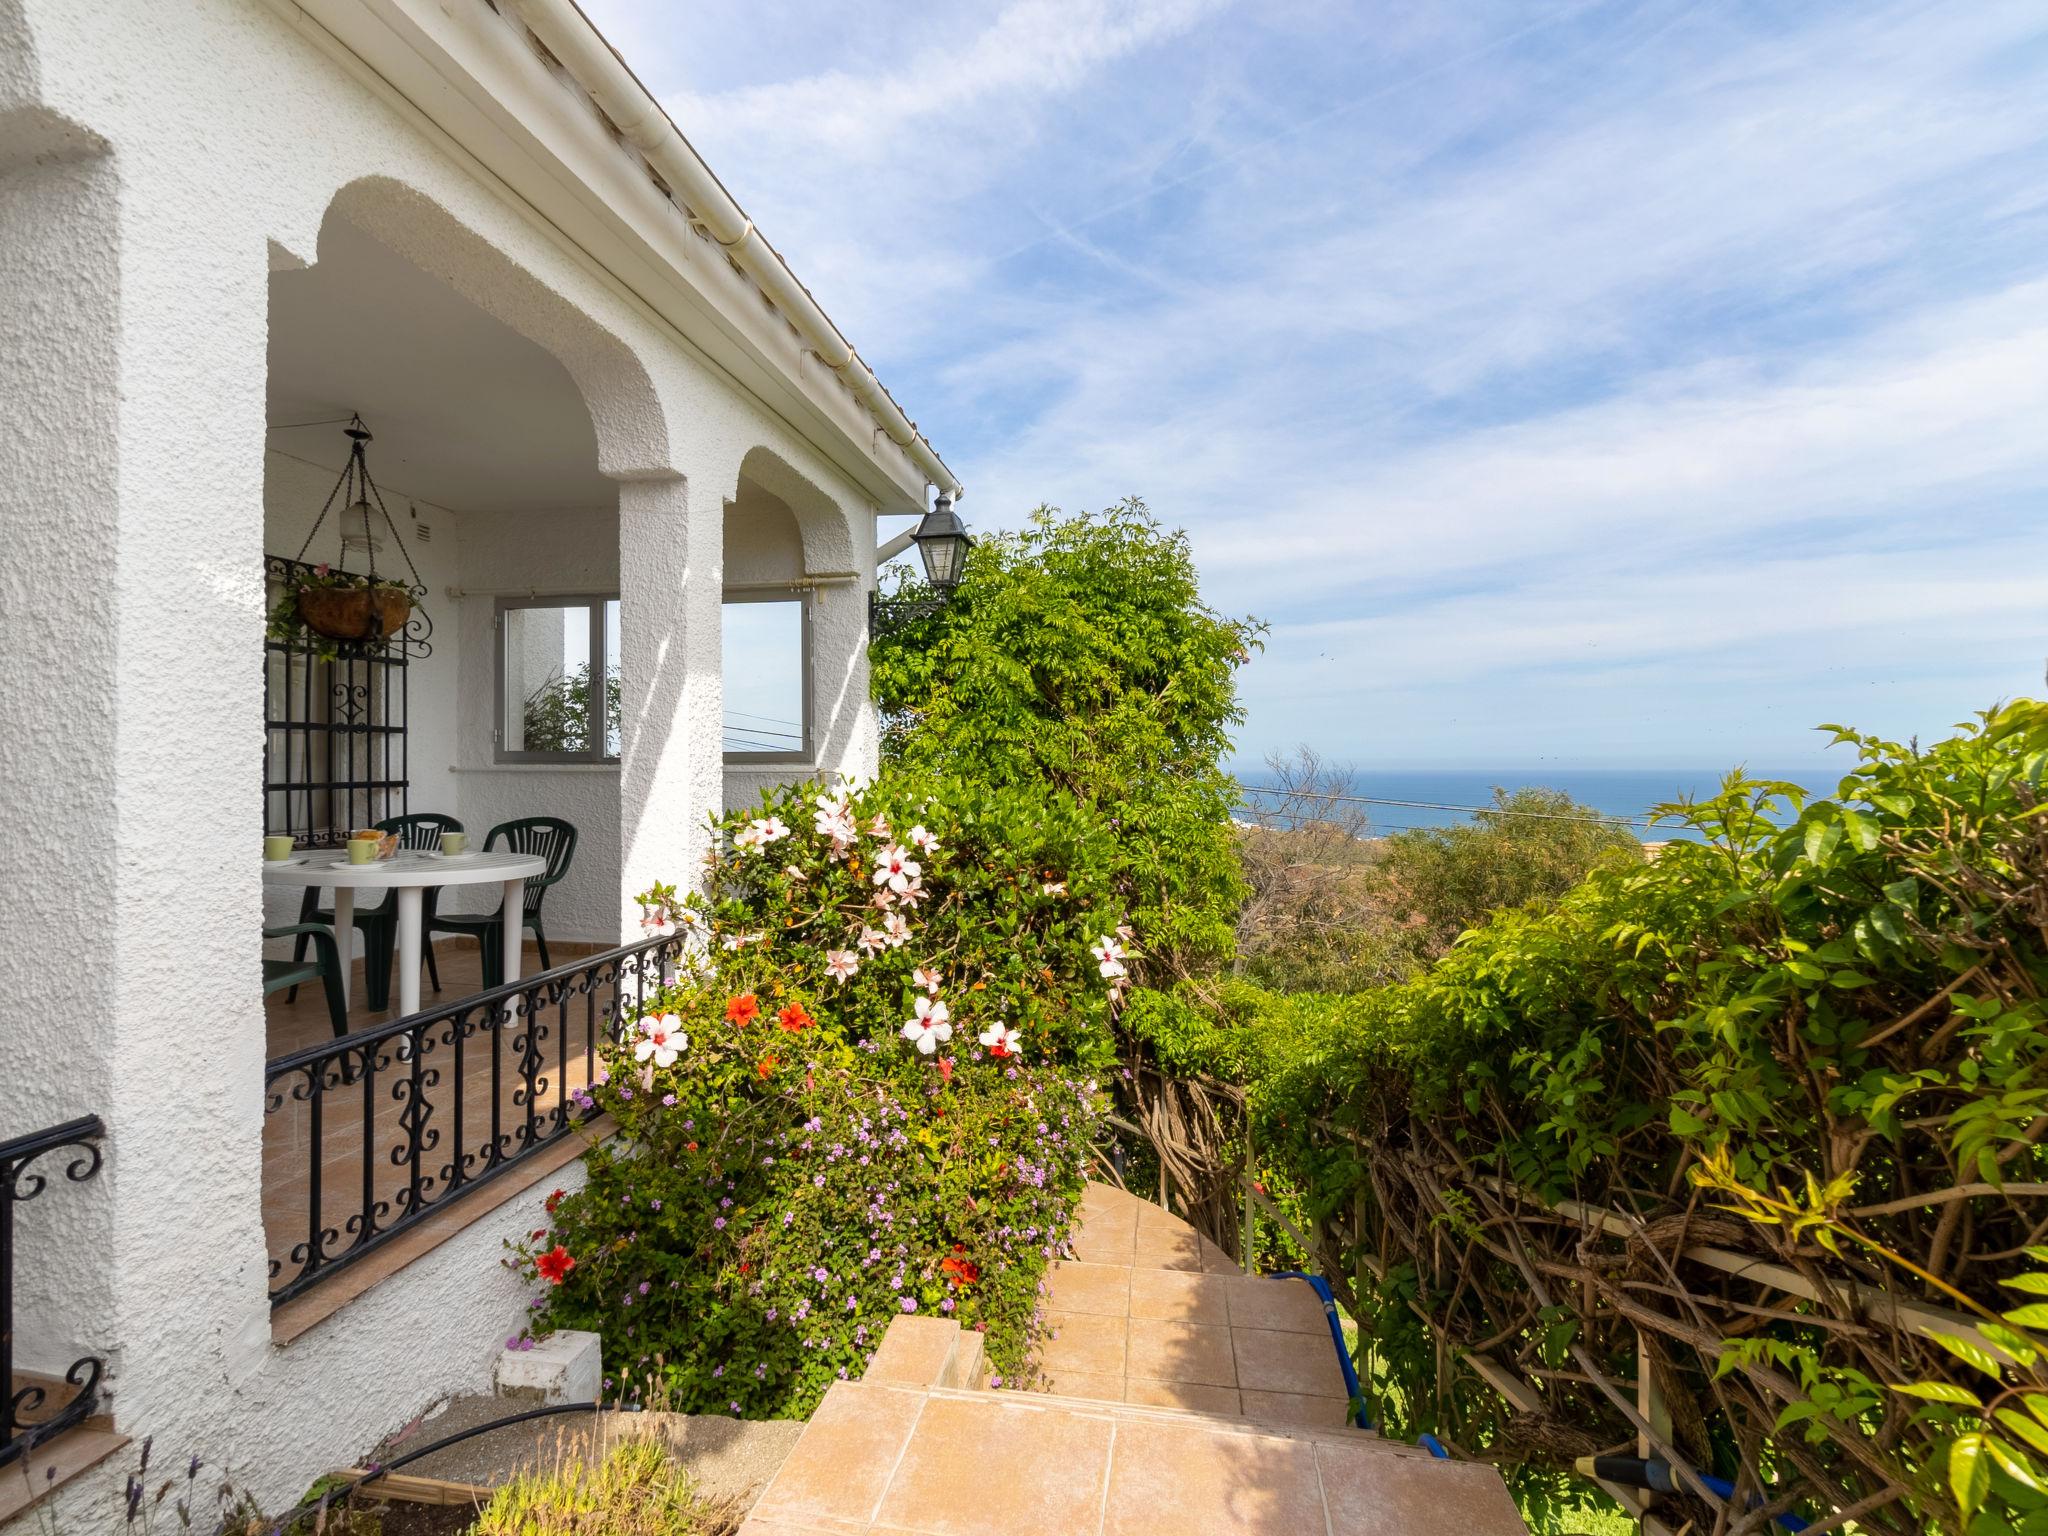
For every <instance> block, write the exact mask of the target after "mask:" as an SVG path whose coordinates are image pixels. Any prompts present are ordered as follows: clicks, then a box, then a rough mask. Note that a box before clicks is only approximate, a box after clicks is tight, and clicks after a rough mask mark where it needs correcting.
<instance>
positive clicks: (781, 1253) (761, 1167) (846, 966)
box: [516, 779, 1123, 1417]
mask: <svg viewBox="0 0 2048 1536" xmlns="http://www.w3.org/2000/svg"><path fill="white" fill-rule="evenodd" d="M719 830H720V833H721V838H722V847H721V848H720V849H719V850H718V851H717V852H715V853H714V854H713V856H712V858H711V860H710V863H709V865H708V867H707V869H706V871H705V873H704V877H703V882H702V885H703V889H702V893H701V894H699V895H695V896H691V897H688V898H683V897H679V896H678V895H677V894H676V893H675V891H674V890H673V889H671V888H666V887H662V888H657V889H656V890H654V891H652V892H649V893H648V897H647V901H648V907H649V921H650V924H651V925H653V926H656V927H669V926H674V927H678V928H681V929H682V930H684V931H685V932H686V933H688V934H690V935H693V936H694V942H693V947H692V950H691V954H692V957H693V959H692V963H690V964H688V965H686V966H683V967H680V968H679V969H678V972H677V974H676V975H675V976H674V978H673V981H672V983H671V984H670V985H667V986H665V987H663V988H662V989H661V990H659V991H658V992H656V993H653V994H650V996H649V997H648V998H647V1001H646V1004H645V1007H644V1009H643V1010H642V1013H641V1016H640V1017H639V1018H638V1020H637V1021H636V1023H635V1026H634V1032H633V1034H632V1035H631V1037H630V1038H629V1039H627V1040H625V1041H623V1042H621V1044H620V1045H618V1046H617V1047H615V1048H614V1049H613V1050H611V1051H609V1052H608V1053H607V1055H606V1059H605V1063H604V1065H605V1073H606V1075H605V1080H604V1081H603V1082H601V1083H599V1084H598V1085H596V1086H595V1087H594V1088H593V1090H592V1093H591V1095H590V1097H591V1098H592V1100H593V1102H594V1103H595V1104H596V1105H598V1106H600V1107H602V1108H603V1109H604V1110H606V1111H607V1112H609V1113H610V1114H611V1115H612V1116H613V1117H614V1118H615V1119H616V1120H617V1122H618V1124H619V1127H620V1131H621V1134H620V1136H619V1138H618V1139H617V1141H616V1142H615V1143H613V1144H610V1145H605V1146H599V1147H597V1148H595V1149H593V1150H592V1152H591V1153H590V1154H589V1156H588V1157H587V1159H586V1163H587V1167H588V1172H589V1182H588V1185H587V1186H586V1188H584V1189H583V1190H581V1191H579V1192H577V1193H576V1194H573V1195H568V1196H566V1197H563V1198H562V1199H560V1200H559V1201H556V1202H553V1203H552V1206H551V1210H552V1220H551V1225H550V1226H549V1227H548V1228H545V1229H542V1230H540V1231H537V1232H535V1233H534V1234H532V1236H531V1238H530V1240H529V1241H528V1242H527V1243H525V1244H523V1245H521V1246H520V1249H519V1252H518V1255H517V1258H516V1262H518V1263H520V1264H521V1265H523V1266H524V1268H525V1270H526V1272H527V1273H528V1274H529V1275H532V1276H533V1277H535V1278H536V1279H537V1280H540V1281H541V1282H543V1283H544V1284H545V1285H546V1289H545V1290H544V1292H543V1294H542V1298H541V1303H540V1311H539V1314H538V1316H537V1319H536V1327H537V1329H539V1330H541V1331H546V1330H550V1329H553V1328H558V1327H574V1328H585V1329H594V1330H596V1331H597V1332H599V1333H601V1334H602V1335H603V1336H604V1348H605V1359H606V1361H607V1362H608V1364H609V1365H610V1367H611V1369H612V1370H613V1372H614V1377H615V1386H614V1390H627V1391H634V1390H644V1388H645V1385H646V1383H647V1382H648V1381H649V1380H650V1379H651V1380H652V1381H653V1383H654V1385H655V1387H656V1388H657V1389H658V1390H659V1391H660V1392H661V1393H663V1394H664V1395H666V1396H667V1397H668V1398H669V1399H670V1400H671V1401H673V1402H674V1403H675V1405H676V1406H677V1407H678V1408H680V1409H682V1410H684V1411H692V1412H696V1411H723V1412H732V1413H740V1414H744V1415H747V1416H750V1417H774V1416H802V1415H804V1414H806V1413H808V1412H809V1410H810V1409H811V1407H812V1406H814V1405H815V1403H816V1402H817V1399H818V1397H819V1396H820V1395H821V1394H822V1393H823V1391H824V1390H825V1388H826V1387H827V1386H829V1385H830V1383H831V1382H832V1381H833V1380H834V1379H837V1378H842V1377H846V1376H858V1375H859V1374H860V1373H861V1370H862V1367H863V1366H864V1365H865V1363H866V1361H867V1358H868V1356H869V1355H870V1354H871V1353H872V1351H873V1349H874V1348H875V1346H876V1345H877V1344H878V1343H879V1341H880V1338H881V1335H882V1332H883V1330H884V1329H885V1328H886V1327H887V1326H888V1323H889V1321H890V1320H891V1319H892V1318H895V1317H898V1316H901V1315H903V1314H905V1313H908V1312H920V1313H926V1314H937V1315H944V1316H952V1317H955V1318H957V1319H959V1320H960V1321H961V1322H962V1323H963V1324H965V1325H967V1326H970V1327H975V1328H980V1329H984V1330H986V1333H987V1347H988V1352H989V1357H990V1359H991V1360H992V1361H993V1363H994V1366H995V1369H996V1370H997V1371H998V1372H1000V1373H1002V1374H1004V1375H1006V1376H1009V1375H1015V1374H1016V1373H1018V1372H1019V1371H1020V1370H1021V1369H1022V1367H1023V1365H1024V1357H1025V1354H1026V1351H1027V1349H1028V1345H1029V1327H1030V1324H1031V1321H1032V1318H1033V1316H1034V1313H1035V1311H1036V1309H1037V1301H1038V1285H1039V1279H1040V1277H1041V1275H1042V1274H1043V1272H1044V1269H1045V1266H1046V1263H1047V1262H1048V1260H1049V1259H1050V1258H1051V1256H1052V1255H1053V1253H1054V1252H1055V1251H1056V1250H1057V1248H1058V1246H1059V1244H1060V1243H1061V1242H1062V1241H1063V1240H1064V1238H1065V1234H1066V1230H1067V1226H1068V1223H1069V1219H1070V1217H1071V1213H1072V1210H1073V1207H1074V1203H1075V1201H1076V1200H1077V1198H1078V1196H1079V1194H1080V1188H1081V1182H1082V1174H1081V1169H1082V1165H1083V1161H1084V1159H1085V1157H1086V1156H1087V1152H1088V1148H1089V1146H1090V1143H1091V1141H1092V1138H1093V1133H1094V1126H1095V1118H1094V1117H1095V1108H1094V1098H1095V1093H1094V1086H1093V1083H1092V1081H1091V1080H1090V1079H1089V1076H1088V1074H1089V1071H1090V1069H1091V1068H1092V1067H1094V1066H1095V1065H1098V1064H1101V1063H1105V1062H1107V1061H1108V1060H1110V1051H1111V1046H1110V1017H1111V1012H1112V1009H1113V1007H1114V1006H1115V1004H1116V1000H1117V998H1118V996H1119V995H1120V993H1121V991H1122V986H1123V978H1122V977H1121V976H1120V975H1106V974H1105V962H1104V961H1103V960H1102V959H1101V958H1100V956H1099V954H1098V953H1097V951H1099V950H1101V948H1102V945H1103V942H1104V941H1105V940H1110V941H1112V942H1114V940H1115V934H1116V929H1117V927H1118V923H1117V919H1116V915H1115V908H1114V907H1112V906H1108V905H1106V902H1107V894H1106V890H1105V887H1106V881H1105V879H1104V877H1103V876H1102V874H1101V873H1100V869H1099V866H1100V863H1101V854H1100V846H1099V841H1098V840H1097V838H1096V834H1095V831H1094V829H1093V828H1092V827H1091V826H1090V825H1089V824H1088V823H1087V822H1086V821H1085V819H1082V818H1076V817H1073V816H1059V815H1052V816H1047V815H1044V814H1041V812H1040V810H1039V809H1038V808H1036V807H1032V806H1030V805H1029V804H1028V803H1025V802H1023V801H1020V800H1019V799H1018V798H1017V797H1015V796H1010V797H1005V796H1002V795H982V794H979V793H967V792H964V791H961V790H960V789H959V788H958V787H957V786H953V787H946V786H933V787H931V788H930V789H928V790H927V789H923V788H916V787H913V786H911V785H910V784H909V783H908V782H907V781H905V780H902V779H892V780H891V781H890V782H888V783H886V784H883V785H878V786H875V787H872V788H869V789H867V790H864V791H860V792H857V793H856V792H851V791H831V792H827V791H824V790H822V789H820V788H819V787H818V786H815V785H813V786H804V787H800V788H796V789H790V790H786V791H782V792H779V793H776V794H772V795H769V796H767V797H764V800H763V804H762V806H761V809H760V812H759V814H747V813H741V814H736V815H732V816H728V817H726V818H725V819H724V820H723V822H722V823H721V824H720V829H719ZM892 870H893V871H894V873H892ZM1110 969H1112V970H1113V969H1115V966H1114V965H1112V966H1111V967H1110ZM941 1021H943V1022H941ZM912 1035H916V1036H918V1037H919V1038H918V1039H916V1040H913V1039H912V1038H910V1036H912ZM941 1035H944V1036H947V1037H948V1038H945V1039H943V1040H941V1039H940V1038H939V1037H940V1036H941ZM567 1261H573V1262H572V1263H571V1262H567Z"/></svg>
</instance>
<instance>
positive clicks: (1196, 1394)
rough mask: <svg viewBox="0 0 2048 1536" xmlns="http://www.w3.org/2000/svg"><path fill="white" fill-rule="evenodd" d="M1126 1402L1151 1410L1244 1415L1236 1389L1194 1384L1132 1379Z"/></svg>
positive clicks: (1125, 1390)
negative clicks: (1183, 1410) (1174, 1409)
mask: <svg viewBox="0 0 2048 1536" xmlns="http://www.w3.org/2000/svg"><path fill="white" fill-rule="evenodd" d="M1124 1401H1125V1402H1127V1403H1141V1404H1143V1405H1144V1406H1145V1407H1148V1408H1186V1409H1189V1410H1191V1411H1193V1412H1195V1413H1225V1414H1229V1415H1230V1416H1231V1417H1233V1418H1235V1417H1237V1416H1238V1415H1239V1414H1240V1413H1242V1412H1243V1411H1244V1409H1243V1404H1242V1402H1241V1401H1240V1400H1239V1398H1238V1393H1237V1389H1236V1388H1235V1387H1208V1386H1203V1385H1202V1384H1201V1383H1199V1382H1193V1381H1150V1380H1147V1379H1146V1378H1145V1377H1143V1376H1133V1377H1131V1378H1130V1379H1129V1381H1128V1382H1127V1383H1126V1385H1125V1387H1124Z"/></svg>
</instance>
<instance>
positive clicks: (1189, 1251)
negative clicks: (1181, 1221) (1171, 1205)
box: [1131, 1227, 1202, 1271]
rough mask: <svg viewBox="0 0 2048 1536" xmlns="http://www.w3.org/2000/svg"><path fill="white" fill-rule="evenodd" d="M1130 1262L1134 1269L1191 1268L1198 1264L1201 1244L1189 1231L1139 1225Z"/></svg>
mask: <svg viewBox="0 0 2048 1536" xmlns="http://www.w3.org/2000/svg"><path fill="white" fill-rule="evenodd" d="M1131 1263H1132V1265H1133V1267H1135V1268H1138V1269H1191V1270H1197V1271H1199V1270H1200V1269H1201V1267H1202V1249H1201V1244H1200V1243H1199V1242H1197V1241H1196V1238H1195V1234H1194V1233H1193V1232H1192V1231H1187V1232H1176V1231H1173V1230H1171V1229H1170V1228H1160V1227H1153V1228H1150V1229H1146V1228H1143V1227H1141V1228H1139V1229H1138V1236H1137V1244H1136V1247H1135V1249H1134V1250H1133V1253H1132V1257H1131Z"/></svg>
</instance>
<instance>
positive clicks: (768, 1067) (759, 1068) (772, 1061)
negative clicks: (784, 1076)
mask: <svg viewBox="0 0 2048 1536" xmlns="http://www.w3.org/2000/svg"><path fill="white" fill-rule="evenodd" d="M775 1066H776V1058H775V1057H773V1056H763V1057H762V1058H761V1059H760V1060H759V1061H757V1062H755V1063H754V1070H755V1071H756V1072H758V1073H760V1074H761V1076H762V1077H764V1078H769V1077H773V1076H774V1075H775Z"/></svg>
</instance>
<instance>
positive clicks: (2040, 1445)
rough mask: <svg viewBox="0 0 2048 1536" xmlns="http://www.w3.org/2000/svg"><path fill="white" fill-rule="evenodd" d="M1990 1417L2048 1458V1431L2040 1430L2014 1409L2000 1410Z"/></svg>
mask: <svg viewBox="0 0 2048 1536" xmlns="http://www.w3.org/2000/svg"><path fill="white" fill-rule="evenodd" d="M1992 1417H1993V1418H1995V1419H1997V1420H1998V1422H1999V1423H2001V1424H2003V1425H2004V1426H2005V1427H2006V1428H2007V1429H2009V1430H2011V1431H2012V1432H2013V1433H2014V1434H2016V1435H2018V1436H2019V1437H2020V1438H2021V1439H2022V1440H2024V1441H2026V1442H2027V1444H2029V1445H2031V1446H2032V1447H2033V1448H2034V1449H2035V1450H2037V1451H2039V1452H2041V1453H2042V1454H2043V1455H2044V1456H2048V1429H2044V1428H2042V1427H2041V1425H2040V1424H2038V1423H2036V1422H2035V1421H2034V1420H2033V1419H2031V1418H2029V1417H2028V1416H2027V1415H2026V1414H2024V1413H2021V1412H2020V1411H2019V1410H2018V1409H2015V1408H2001V1409H1999V1410H1998V1411H1997V1412H1996V1413H1995V1414H1993V1415H1992Z"/></svg>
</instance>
